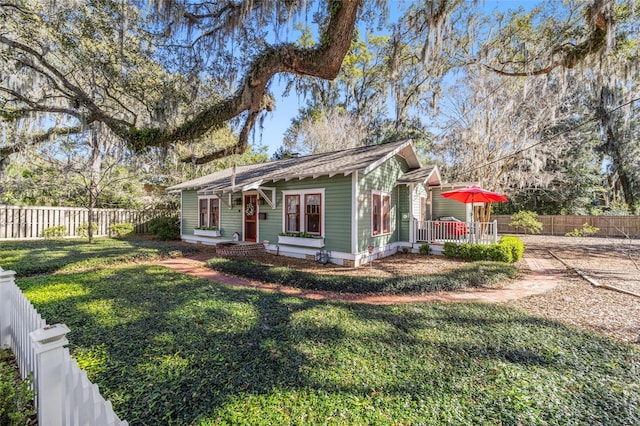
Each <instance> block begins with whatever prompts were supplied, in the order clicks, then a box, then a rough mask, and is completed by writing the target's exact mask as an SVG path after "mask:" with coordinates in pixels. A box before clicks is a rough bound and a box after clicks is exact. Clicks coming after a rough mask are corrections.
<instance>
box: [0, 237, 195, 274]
mask: <svg viewBox="0 0 640 426" xmlns="http://www.w3.org/2000/svg"><path fill="white" fill-rule="evenodd" d="M197 250H198V248H197V246H195V245H191V246H189V245H186V244H182V243H171V242H164V241H154V240H150V239H144V238H126V239H112V238H96V240H95V243H94V244H89V243H88V242H87V241H86V240H84V239H83V240H80V239H64V240H63V239H57V240H35V241H0V267H2V269H4V270H13V271H16V273H17V275H18V276H19V277H20V276H22V277H24V276H28V275H35V274H46V273H51V272H57V271H73V270H79V269H87V268H94V267H100V266H105V265H112V264H115V263H121V262H129V261H134V260H144V259H154V258H159V257H163V256H168V255H171V254H177V253H180V252H182V253H184V252H185V251H186V252H195V251H197Z"/></svg>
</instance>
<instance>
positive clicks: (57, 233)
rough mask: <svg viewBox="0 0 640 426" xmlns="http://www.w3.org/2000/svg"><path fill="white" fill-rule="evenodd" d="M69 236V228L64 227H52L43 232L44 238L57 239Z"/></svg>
mask: <svg viewBox="0 0 640 426" xmlns="http://www.w3.org/2000/svg"><path fill="white" fill-rule="evenodd" d="M65 235H67V227H66V226H64V225H58V226H51V227H49V228H47V229H43V230H42V236H43V237H44V238H57V237H64V236H65Z"/></svg>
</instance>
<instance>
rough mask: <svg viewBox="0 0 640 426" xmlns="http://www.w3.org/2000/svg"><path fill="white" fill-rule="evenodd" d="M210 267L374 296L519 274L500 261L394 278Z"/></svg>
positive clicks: (225, 264)
mask: <svg viewBox="0 0 640 426" xmlns="http://www.w3.org/2000/svg"><path fill="white" fill-rule="evenodd" d="M207 265H208V266H209V267H210V268H212V269H215V270H218V271H221V272H224V273H229V274H233V275H238V276H241V277H245V278H248V279H252V280H258V281H263V282H269V283H275V284H281V285H285V286H289V287H295V288H300V289H307V290H320V291H332V292H343V293H372V294H375V293H386V294H407V293H418V294H419V293H426V292H437V291H453V290H460V289H464V288H476V287H485V286H488V285H490V284H495V283H498V282H500V281H504V280H507V279H509V278H514V277H515V276H516V274H517V268H516V267H515V266H513V265H511V264H506V263H500V262H473V263H465V264H463V266H461V267H460V268H457V269H454V270H452V271H447V272H442V273H434V274H429V275H410V276H397V277H393V278H387V277H362V276H336V275H322V274H314V273H310V272H304V271H298V270H296V269H293V268H289V267H285V266H277V267H273V266H270V265H265V264H262V263H260V262H258V261H255V260H243V259H225V258H213V259H210V260H209V261H208V262H207Z"/></svg>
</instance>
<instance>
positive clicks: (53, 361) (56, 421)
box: [0, 268, 128, 426]
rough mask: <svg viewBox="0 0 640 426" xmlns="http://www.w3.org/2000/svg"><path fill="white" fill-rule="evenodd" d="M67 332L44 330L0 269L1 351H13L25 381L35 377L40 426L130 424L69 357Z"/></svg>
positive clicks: (7, 274)
mask: <svg viewBox="0 0 640 426" xmlns="http://www.w3.org/2000/svg"><path fill="white" fill-rule="evenodd" d="M68 332H69V329H68V328H67V326H66V325H64V324H55V325H47V323H46V321H45V320H44V319H43V318H42V317H41V316H40V314H38V312H37V311H36V309H35V308H34V307H33V305H32V304H31V303H30V302H29V300H28V299H27V298H26V297H25V295H24V294H23V293H22V291H21V290H20V288H18V286H17V285H16V283H15V272H14V271H4V270H2V268H0V347H2V348H10V349H11V350H12V351H13V354H14V355H15V356H16V358H17V360H18V366H19V368H20V374H21V376H22V377H23V378H25V377H27V375H28V374H29V373H33V383H34V390H35V393H36V401H35V403H36V408H37V410H38V424H39V425H40V426H62V425H65V426H66V425H72V426H75V425H91V426H93V425H95V426H116V425H117V426H124V425H128V423H127V422H126V421H121V420H120V419H119V418H118V416H117V415H116V414H115V413H114V412H113V408H112V407H111V403H110V402H109V401H105V399H104V398H103V397H102V396H101V395H100V392H99V391H98V386H97V385H95V384H93V383H91V382H90V381H89V379H87V374H86V373H85V372H84V371H83V370H81V369H80V368H79V367H78V364H77V363H76V361H75V360H74V359H73V358H71V356H70V355H69V350H68V349H67V348H65V347H64V346H65V345H66V344H67V343H69V342H68V340H67V339H66V337H65V335H66V334H67V333H68Z"/></svg>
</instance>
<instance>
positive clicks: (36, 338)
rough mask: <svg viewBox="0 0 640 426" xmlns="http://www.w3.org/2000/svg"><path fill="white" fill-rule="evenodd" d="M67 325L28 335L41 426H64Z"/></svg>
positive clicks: (55, 326)
mask: <svg viewBox="0 0 640 426" xmlns="http://www.w3.org/2000/svg"><path fill="white" fill-rule="evenodd" d="M68 332H69V328H68V327H67V326H66V325H65V324H54V325H48V326H46V327H43V328H39V329H37V330H35V331H32V332H31V333H29V336H30V337H31V342H32V343H33V348H34V352H35V354H36V369H35V370H36V372H35V373H36V374H35V377H34V382H35V389H36V407H37V408H38V424H39V425H40V426H63V425H62V408H63V395H64V377H63V375H62V372H63V362H64V346H65V345H66V344H68V343H69V341H68V340H67V338H66V337H65V335H66V334H67V333H68Z"/></svg>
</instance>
